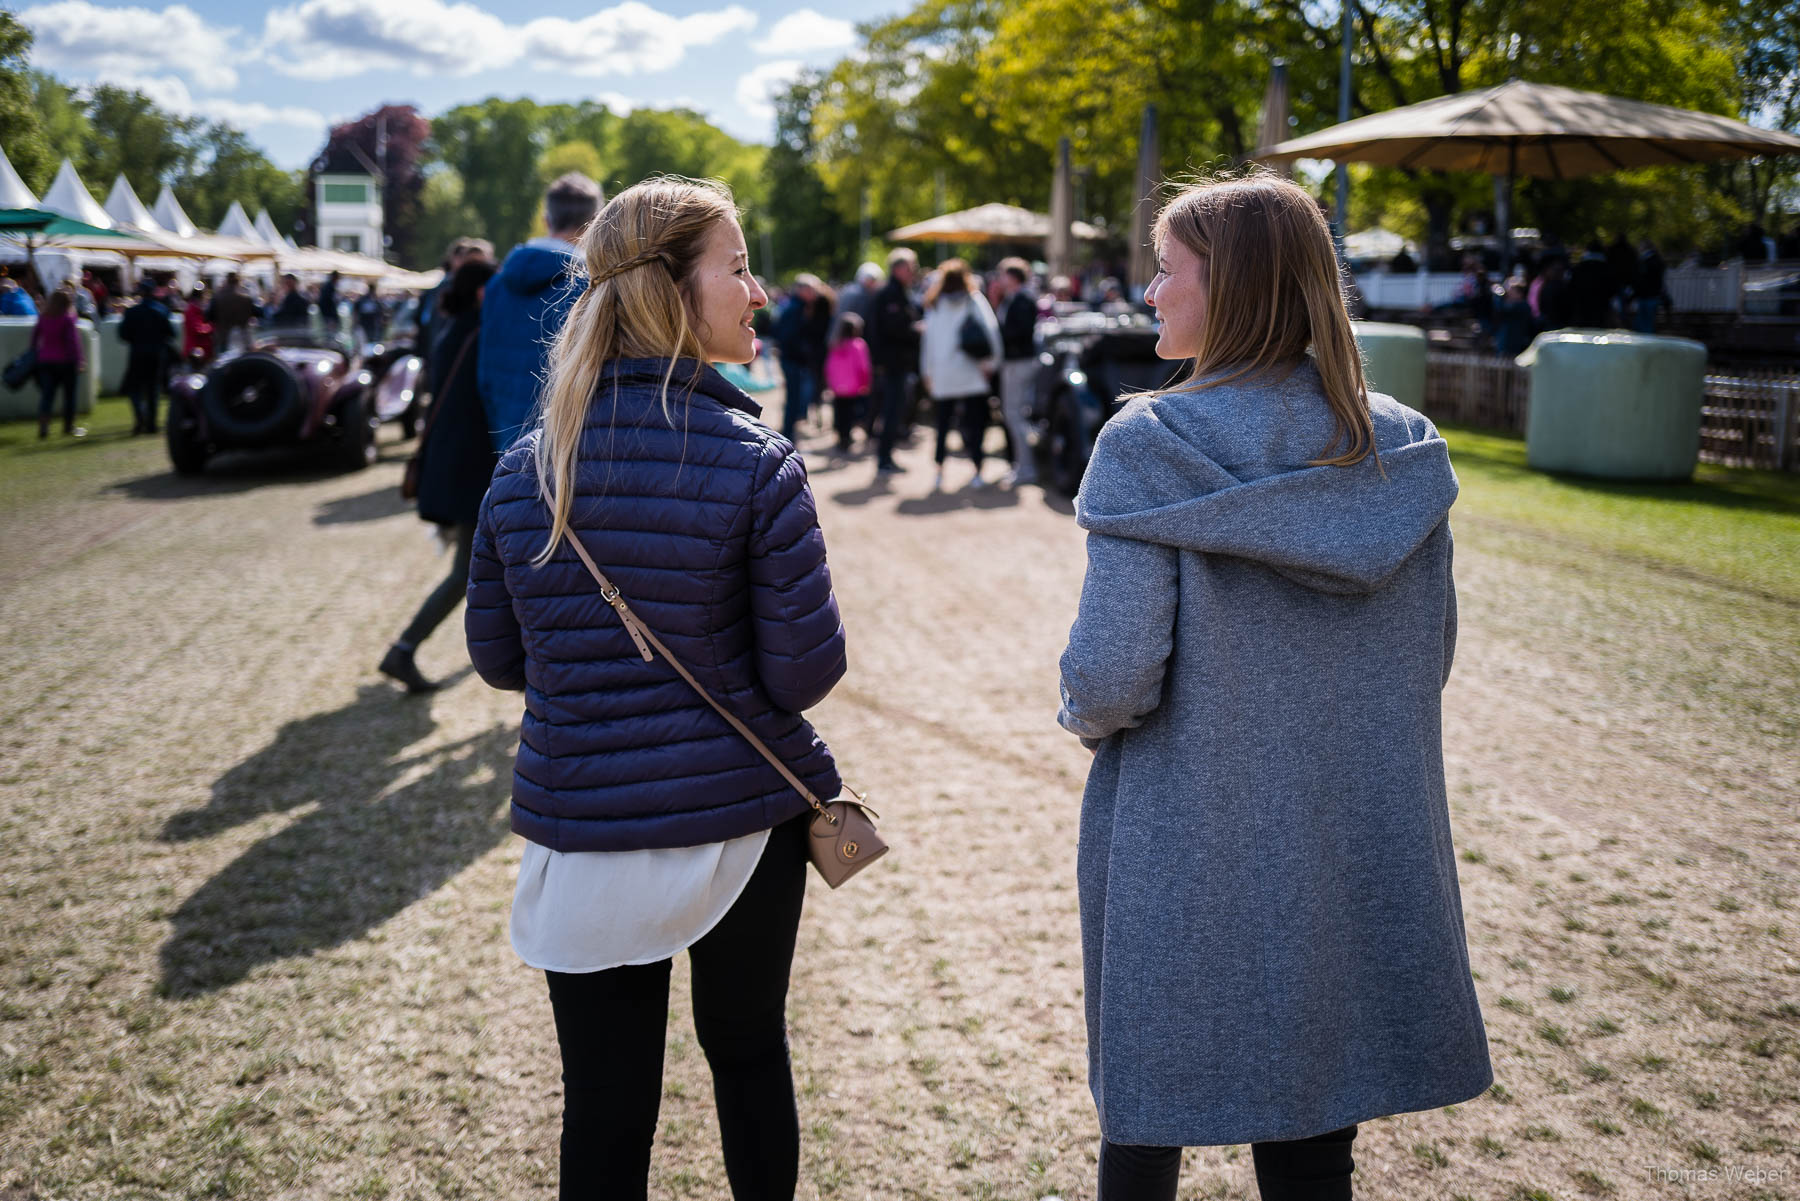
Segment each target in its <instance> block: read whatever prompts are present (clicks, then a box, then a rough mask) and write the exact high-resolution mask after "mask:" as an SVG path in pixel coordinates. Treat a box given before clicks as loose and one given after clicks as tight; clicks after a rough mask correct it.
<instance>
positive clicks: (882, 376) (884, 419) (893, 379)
mask: <svg viewBox="0 0 1800 1201" xmlns="http://www.w3.org/2000/svg"><path fill="white" fill-rule="evenodd" d="M875 379H876V381H877V383H878V384H879V385H880V388H881V433H880V435H879V436H878V437H877V438H876V441H875V463H876V465H877V466H879V467H892V466H893V465H894V447H895V446H896V445H898V444H899V442H900V435H901V433H902V432H904V431H905V429H906V417H907V413H906V404H907V398H908V397H909V396H910V395H911V392H910V391H909V390H908V388H907V386H906V385H907V379H908V376H907V373H906V372H904V371H899V370H894V369H891V368H887V367H883V368H881V369H880V370H879V371H877V372H876V373H875Z"/></svg>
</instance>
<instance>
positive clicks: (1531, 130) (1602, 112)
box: [1256, 79, 1800, 261]
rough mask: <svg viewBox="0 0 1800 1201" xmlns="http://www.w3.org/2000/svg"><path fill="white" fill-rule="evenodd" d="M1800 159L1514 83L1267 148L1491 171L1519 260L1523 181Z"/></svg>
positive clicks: (1678, 116) (1766, 144)
mask: <svg viewBox="0 0 1800 1201" xmlns="http://www.w3.org/2000/svg"><path fill="white" fill-rule="evenodd" d="M1778 154H1800V137H1795V136H1794V135H1793V134H1791V133H1782V132H1780V131H1778V130H1772V129H1758V128H1757V127H1756V126H1754V125H1746V124H1745V123H1744V122H1742V121H1734V120H1732V119H1731V118H1730V117H1721V116H1719V115H1718V114H1716V113H1701V112H1694V111H1692V110H1689V109H1684V108H1671V107H1669V106H1668V105H1665V104H1647V103H1645V102H1644V101H1641V100H1622V99H1620V98H1619V97H1617V96H1607V95H1603V94H1601V93H1599V92H1583V91H1579V90H1577V89H1575V88H1564V87H1557V86H1555V85H1553V84H1546V83H1526V82H1525V81H1523V80H1517V79H1515V80H1510V81H1508V82H1506V83H1503V84H1501V85H1500V86H1499V87H1493V88H1484V89H1483V90H1481V91H1479V92H1458V93H1456V94H1454V95H1450V96H1439V97H1438V98H1437V99H1435V100H1426V101H1424V102H1422V103H1420V104H1409V105H1407V106H1406V107H1405V108H1396V109H1390V110H1388V111H1387V112H1384V113H1371V114H1370V115H1369V116H1367V117H1358V118H1357V119H1356V120H1354V121H1346V122H1344V123H1343V124H1342V125H1334V126H1332V127H1331V128H1330V129H1323V130H1320V131H1319V132H1318V133H1312V134H1307V135H1306V136H1305V137H1303V138H1293V139H1291V140H1289V141H1285V142H1281V143H1279V144H1277V145H1275V146H1270V147H1266V148H1265V149H1262V150H1259V151H1257V153H1256V157H1257V158H1259V159H1263V160H1265V161H1271V162H1291V161H1293V160H1294V159H1300V158H1327V159H1332V160H1334V161H1337V162H1358V163H1375V164H1378V165H1381V166H1387V167H1416V168H1435V169H1437V170H1440V171H1485V172H1486V173H1488V174H1489V175H1496V176H1501V177H1503V178H1504V179H1505V180H1506V181H1507V186H1506V188H1505V189H1504V190H1503V191H1502V192H1501V193H1500V200H1501V203H1500V204H1499V205H1498V206H1497V207H1498V208H1499V210H1500V211H1499V212H1498V213H1497V214H1496V215H1497V217H1498V218H1499V221H1498V224H1499V226H1500V231H1501V239H1502V244H1503V246H1504V251H1503V253H1504V255H1505V257H1506V259H1507V260H1509V261H1510V259H1511V257H1512V222H1511V214H1510V213H1509V212H1508V211H1507V210H1508V209H1509V208H1510V205H1509V204H1508V203H1506V201H1507V198H1508V196H1509V195H1510V193H1511V191H1512V187H1511V181H1512V180H1513V179H1514V178H1516V177H1517V176H1520V175H1530V176H1537V177H1548V178H1550V179H1569V178H1572V177H1574V176H1579V175H1593V174H1596V173H1598V172H1601V171H1617V170H1620V169H1621V168H1625V167H1655V166H1667V165H1670V164H1679V163H1704V162H1718V161H1721V160H1725V159H1739V158H1756V157H1759V156H1762V155H1778Z"/></svg>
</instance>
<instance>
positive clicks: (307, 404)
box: [168, 333, 423, 475]
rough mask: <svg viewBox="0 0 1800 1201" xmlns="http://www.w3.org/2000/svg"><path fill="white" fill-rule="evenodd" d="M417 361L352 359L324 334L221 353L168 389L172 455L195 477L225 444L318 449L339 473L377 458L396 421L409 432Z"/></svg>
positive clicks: (397, 356)
mask: <svg viewBox="0 0 1800 1201" xmlns="http://www.w3.org/2000/svg"><path fill="white" fill-rule="evenodd" d="M422 370H423V366H422V364H421V362H420V360H419V357H418V356H417V355H415V354H413V353H412V352H411V350H410V348H408V347H404V346H398V347H391V348H384V347H370V348H369V350H368V353H366V354H363V355H358V354H356V353H355V352H353V351H351V350H349V349H347V348H346V346H345V345H344V344H343V343H341V342H340V341H338V340H337V339H335V338H332V337H330V336H322V335H315V334H310V333H286V334H278V335H273V336H265V337H263V338H260V339H259V340H258V342H257V344H256V345H255V347H254V348H253V349H250V350H246V351H242V352H236V353H234V352H227V353H226V354H224V355H221V356H220V357H219V358H218V359H217V360H216V361H214V362H213V364H212V365H211V366H210V367H208V368H207V369H206V370H205V371H204V372H199V371H191V372H185V373H182V374H179V375H177V376H176V378H175V380H174V381H173V382H172V383H171V384H170V387H169V419H168V438H169V459H170V461H171V462H172V463H173V464H174V466H175V470H176V471H178V472H180V473H181V474H183V475H197V474H199V473H200V472H202V471H204V470H205V469H206V464H207V462H208V461H209V460H210V459H212V458H213V457H214V456H215V455H217V454H219V453H221V452H222V451H226V450H245V449H258V448H263V447H272V446H288V445H316V446H319V447H321V448H322V449H324V450H326V451H327V452H328V453H329V454H330V455H331V456H332V458H333V459H334V460H335V461H336V462H337V463H338V464H339V465H340V466H341V467H343V468H344V469H345V470H349V471H354V470H358V469H360V468H363V467H366V466H368V465H369V464H370V463H373V462H374V461H375V430H376V428H377V427H378V426H379V425H380V424H381V423H382V422H384V421H398V422H400V424H401V426H402V429H403V432H404V433H405V435H406V436H408V437H411V436H412V434H413V433H414V432H415V431H416V429H417V425H418V420H419V412H420V397H419V380H420V375H421V373H422Z"/></svg>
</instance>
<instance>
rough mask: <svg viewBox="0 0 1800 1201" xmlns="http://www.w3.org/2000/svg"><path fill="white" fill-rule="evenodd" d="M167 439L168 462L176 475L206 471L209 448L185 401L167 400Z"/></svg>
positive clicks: (196, 473)
mask: <svg viewBox="0 0 1800 1201" xmlns="http://www.w3.org/2000/svg"><path fill="white" fill-rule="evenodd" d="M164 428H165V430H166V432H167V435H168V439H169V462H170V463H171V464H172V465H173V466H174V468H175V474H177V475H199V474H200V473H201V472H203V471H205V470H206V460H207V459H208V458H209V457H210V448H209V447H208V446H207V445H206V438H205V437H204V436H203V435H202V434H201V432H200V423H199V421H197V420H196V419H195V417H194V414H193V413H192V412H190V411H189V409H188V406H187V403H186V402H185V401H180V400H176V399H174V398H173V397H171V398H170V400H169V417H168V422H167V424H166V425H165V427H164Z"/></svg>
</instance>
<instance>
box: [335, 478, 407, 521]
mask: <svg viewBox="0 0 1800 1201" xmlns="http://www.w3.org/2000/svg"><path fill="white" fill-rule="evenodd" d="M416 507H417V502H416V501H410V500H405V499H403V498H402V497H401V495H400V489H399V488H398V487H396V486H395V485H393V484H391V483H390V484H383V485H382V486H381V487H379V488H376V489H375V490H374V491H372V492H364V493H363V494H362V495H360V496H339V497H336V498H334V499H332V500H327V501H321V502H320V504H319V507H318V509H317V511H315V512H314V513H313V524H314V525H349V524H351V523H353V522H358V521H380V520H382V519H383V518H387V517H394V516H397V515H399V514H401V513H410V512H412V511H413V509H414V508H416Z"/></svg>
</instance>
